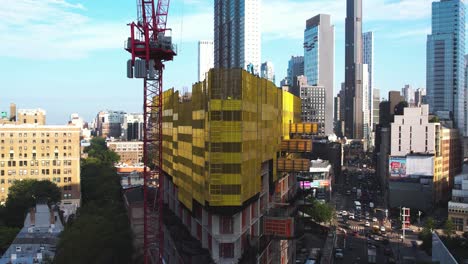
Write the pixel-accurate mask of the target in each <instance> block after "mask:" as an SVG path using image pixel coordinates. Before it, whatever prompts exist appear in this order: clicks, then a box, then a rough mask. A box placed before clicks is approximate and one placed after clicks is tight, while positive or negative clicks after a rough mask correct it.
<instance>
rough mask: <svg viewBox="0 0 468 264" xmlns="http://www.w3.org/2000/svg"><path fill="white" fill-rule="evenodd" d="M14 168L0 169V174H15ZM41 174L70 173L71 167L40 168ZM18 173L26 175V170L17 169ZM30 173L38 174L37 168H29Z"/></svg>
mask: <svg viewBox="0 0 468 264" xmlns="http://www.w3.org/2000/svg"><path fill="white" fill-rule="evenodd" d="M16 172H17V171H16V170H0V176H5V175H8V176H16V175H17V174H16ZM40 172H41V175H51V174H52V175H60V174H61V173H62V172H63V174H72V170H71V169H63V170H61V169H41V170H40ZM18 175H20V176H22V175H28V170H23V169H21V170H18ZM30 175H39V170H30Z"/></svg>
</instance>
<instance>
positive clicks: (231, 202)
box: [163, 69, 301, 263]
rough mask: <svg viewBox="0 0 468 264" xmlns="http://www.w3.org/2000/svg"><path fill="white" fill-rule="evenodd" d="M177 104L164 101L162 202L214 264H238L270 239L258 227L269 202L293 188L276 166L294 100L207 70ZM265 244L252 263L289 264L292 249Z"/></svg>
mask: <svg viewBox="0 0 468 264" xmlns="http://www.w3.org/2000/svg"><path fill="white" fill-rule="evenodd" d="M224 87H229V89H225V88H224ZM259 91H260V92H259ZM178 97H179V96H178V92H174V90H172V89H171V90H168V91H165V92H164V94H163V100H164V104H163V105H164V120H165V121H164V123H163V138H164V142H163V153H164V155H163V169H164V172H165V180H164V183H165V184H164V189H165V192H164V194H165V196H164V201H165V203H167V204H168V208H169V209H170V211H172V212H173V213H174V215H175V216H174V217H175V218H177V219H179V220H180V221H181V222H182V224H183V226H184V227H185V228H186V229H187V230H188V232H189V233H190V234H191V236H192V237H194V238H196V239H197V240H198V241H199V243H201V245H202V247H203V248H204V249H207V250H208V251H209V252H210V255H211V257H212V259H213V260H214V261H215V262H216V263H237V262H238V261H239V258H242V257H246V255H249V252H250V251H251V250H253V249H254V247H251V246H250V244H249V243H250V242H249V241H265V239H266V240H267V239H268V237H267V236H264V235H263V232H264V229H263V226H262V225H261V222H262V221H263V220H265V221H267V218H264V217H266V215H267V209H268V208H270V206H272V204H271V203H270V201H274V200H275V201H276V200H278V201H283V202H284V201H286V197H288V196H289V195H292V193H291V191H293V190H294V188H295V186H296V184H295V181H294V180H295V178H294V177H290V176H289V174H288V173H285V172H281V173H280V172H279V171H278V170H277V166H276V164H277V159H278V154H279V153H280V151H281V144H280V143H281V138H283V139H284V138H289V127H290V123H295V122H298V121H299V120H300V111H301V110H300V107H301V106H300V105H301V103H300V99H299V98H298V97H295V96H293V95H292V94H290V93H288V92H283V91H282V90H281V89H278V88H277V87H276V86H275V85H274V84H273V83H271V82H269V81H267V80H266V79H263V78H259V77H256V76H254V75H251V74H249V73H248V72H246V71H244V70H241V69H213V70H211V71H210V72H209V73H208V81H207V82H200V83H197V84H195V85H194V86H193V88H192V99H191V101H186V102H179V100H178ZM261 219H263V220H261ZM285 220H286V218H285ZM286 221H287V220H286ZM168 239H169V238H168ZM266 242H267V243H263V242H261V243H260V246H259V247H255V248H256V250H257V251H256V252H254V253H253V254H251V255H252V256H253V258H254V259H255V260H258V261H259V262H261V263H263V261H266V262H265V263H269V261H272V259H274V260H273V261H274V262H273V263H276V261H280V259H285V260H286V259H287V260H288V262H289V261H293V260H292V257H293V251H294V246H293V244H292V241H288V240H275V241H273V242H271V243H270V242H268V241H266ZM168 243H169V242H168ZM169 244H171V243H169ZM280 245H281V246H282V247H283V248H285V250H277V248H278V249H279V247H280ZM167 252H172V250H168V251H167ZM268 252H270V253H268ZM167 258H171V256H167ZM167 261H168V263H172V262H171V261H172V260H171V259H167ZM248 263H251V262H248Z"/></svg>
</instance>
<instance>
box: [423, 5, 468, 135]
mask: <svg viewBox="0 0 468 264" xmlns="http://www.w3.org/2000/svg"><path fill="white" fill-rule="evenodd" d="M464 55H465V4H464V1H463V0H441V1H439V2H433V3H432V34H430V35H428V37H427V74H426V78H427V80H426V85H427V99H428V103H429V107H430V111H431V113H434V114H438V115H439V116H440V117H442V118H447V117H449V118H450V119H452V120H453V121H454V123H455V126H456V127H457V128H458V129H460V131H463V134H464V135H467V133H466V124H465V115H466V113H465V110H464V104H465V94H466V89H465V85H464V84H465V74H464V65H465V58H464Z"/></svg>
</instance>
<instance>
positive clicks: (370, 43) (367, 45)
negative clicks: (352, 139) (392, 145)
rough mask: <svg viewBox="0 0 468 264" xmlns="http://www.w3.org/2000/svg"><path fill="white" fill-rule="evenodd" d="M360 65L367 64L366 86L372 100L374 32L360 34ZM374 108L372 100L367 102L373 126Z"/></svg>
mask: <svg viewBox="0 0 468 264" xmlns="http://www.w3.org/2000/svg"><path fill="white" fill-rule="evenodd" d="M362 63H363V64H367V69H368V72H369V74H368V77H369V78H368V81H367V83H368V86H369V89H368V91H369V95H368V97H369V98H374V95H373V93H374V32H372V31H369V32H364V33H362ZM373 108H374V104H373V100H369V110H370V117H369V118H370V122H371V124H374V123H375V121H374V118H375V115H374V113H373V111H372V109H373Z"/></svg>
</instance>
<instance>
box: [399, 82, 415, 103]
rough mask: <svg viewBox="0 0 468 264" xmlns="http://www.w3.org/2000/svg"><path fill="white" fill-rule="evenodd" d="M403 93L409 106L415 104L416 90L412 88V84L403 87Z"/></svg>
mask: <svg viewBox="0 0 468 264" xmlns="http://www.w3.org/2000/svg"><path fill="white" fill-rule="evenodd" d="M401 94H402V95H403V97H404V98H405V101H406V102H407V103H408V105H409V106H413V105H414V104H415V100H414V90H413V88H411V85H409V84H406V85H405V87H403V88H401Z"/></svg>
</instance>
